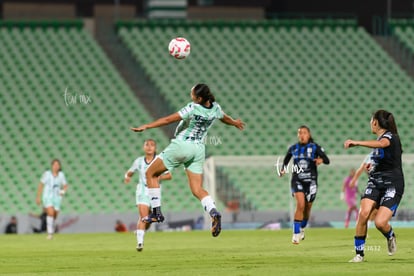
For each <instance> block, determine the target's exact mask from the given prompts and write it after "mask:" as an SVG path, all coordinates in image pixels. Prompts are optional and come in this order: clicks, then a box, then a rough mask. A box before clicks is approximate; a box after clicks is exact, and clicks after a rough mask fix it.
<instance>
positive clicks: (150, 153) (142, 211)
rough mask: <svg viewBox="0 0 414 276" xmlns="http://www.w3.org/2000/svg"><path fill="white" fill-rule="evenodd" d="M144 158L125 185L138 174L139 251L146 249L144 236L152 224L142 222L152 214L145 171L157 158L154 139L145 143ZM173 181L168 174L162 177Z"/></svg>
mask: <svg viewBox="0 0 414 276" xmlns="http://www.w3.org/2000/svg"><path fill="white" fill-rule="evenodd" d="M143 149H144V153H145V155H144V156H140V157H138V158H137V159H136V160H135V161H134V163H133V164H132V166H131V168H129V169H128V171H127V172H126V173H125V180H124V182H125V184H128V183H129V182H130V181H131V178H132V176H133V175H134V174H135V173H136V172H138V174H139V182H138V184H137V189H136V192H135V198H136V199H135V202H136V205H137V208H138V214H139V219H138V222H137V230H136V231H135V234H136V237H137V247H136V248H137V251H142V249H144V235H145V230H147V229H148V228H149V226H150V225H151V224H149V223H147V222H145V221H143V220H142V218H144V217H146V216H148V215H149V213H150V204H151V203H150V198H149V196H148V188H147V181H146V178H145V171H146V170H147V168H148V166H149V164H150V163H151V162H152V161H153V160H154V159H155V157H156V143H155V141H154V140H153V139H147V140H145V142H144V147H143ZM167 179H171V174H170V173H166V174H163V175H161V176H160V180H167Z"/></svg>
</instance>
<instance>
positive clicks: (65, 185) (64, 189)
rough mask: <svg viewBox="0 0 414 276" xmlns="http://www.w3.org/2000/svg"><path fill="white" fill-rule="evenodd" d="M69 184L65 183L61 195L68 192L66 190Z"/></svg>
mask: <svg viewBox="0 0 414 276" xmlns="http://www.w3.org/2000/svg"><path fill="white" fill-rule="evenodd" d="M68 187H69V185H68V184H67V183H65V184H63V188H62V189H61V190H60V195H61V196H63V195H64V194H66V191H67V190H68Z"/></svg>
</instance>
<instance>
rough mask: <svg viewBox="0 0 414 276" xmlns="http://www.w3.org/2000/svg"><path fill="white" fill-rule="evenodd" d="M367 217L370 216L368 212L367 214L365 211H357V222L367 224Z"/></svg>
mask: <svg viewBox="0 0 414 276" xmlns="http://www.w3.org/2000/svg"><path fill="white" fill-rule="evenodd" d="M369 215H370V212H369V211H366V210H360V211H359V214H358V220H359V221H360V222H364V223H366V222H368V219H369Z"/></svg>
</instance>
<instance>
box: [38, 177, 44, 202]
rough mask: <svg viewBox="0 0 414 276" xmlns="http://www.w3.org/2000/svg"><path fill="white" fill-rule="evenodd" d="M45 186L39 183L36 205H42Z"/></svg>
mask: <svg viewBox="0 0 414 276" xmlns="http://www.w3.org/2000/svg"><path fill="white" fill-rule="evenodd" d="M43 186H44V184H43V183H42V182H40V183H39V185H38V186H37V193H36V204H37V205H40V204H41V203H42V199H41V196H42V193H43Z"/></svg>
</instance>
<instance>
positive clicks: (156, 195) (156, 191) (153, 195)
mask: <svg viewBox="0 0 414 276" xmlns="http://www.w3.org/2000/svg"><path fill="white" fill-rule="evenodd" d="M148 195H149V198H150V200H151V207H152V208H156V207H160V206H161V189H160V188H148Z"/></svg>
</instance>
